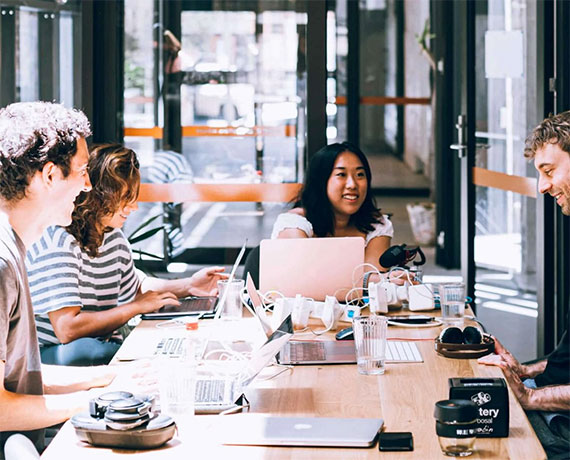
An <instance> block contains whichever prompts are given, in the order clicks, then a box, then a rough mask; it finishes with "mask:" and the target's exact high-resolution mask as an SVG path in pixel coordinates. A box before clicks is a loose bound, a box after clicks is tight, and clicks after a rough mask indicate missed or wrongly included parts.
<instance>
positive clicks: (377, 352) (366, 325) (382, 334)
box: [352, 316, 388, 375]
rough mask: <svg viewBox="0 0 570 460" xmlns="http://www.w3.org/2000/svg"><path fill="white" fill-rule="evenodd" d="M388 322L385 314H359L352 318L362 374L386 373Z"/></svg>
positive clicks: (357, 355)
mask: <svg viewBox="0 0 570 460" xmlns="http://www.w3.org/2000/svg"><path fill="white" fill-rule="evenodd" d="M387 324H388V320H387V318H386V317H385V316H359V317H357V318H354V319H353V320H352V329H353V331H354V344H355V347H356V362H357V365H358V372H360V373H361V374H365V375H375V374H383V373H384V370H385V362H386V330H387Z"/></svg>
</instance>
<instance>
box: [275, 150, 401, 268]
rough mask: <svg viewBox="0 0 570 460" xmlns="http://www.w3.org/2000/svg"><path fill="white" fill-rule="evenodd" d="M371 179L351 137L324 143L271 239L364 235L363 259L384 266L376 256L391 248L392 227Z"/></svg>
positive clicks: (364, 157)
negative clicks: (344, 140)
mask: <svg viewBox="0 0 570 460" xmlns="http://www.w3.org/2000/svg"><path fill="white" fill-rule="evenodd" d="M371 179H372V174H371V172H370V165H369V164H368V160H367V159H366V156H364V153H362V151H361V150H360V149H359V148H358V147H356V146H355V145H352V144H350V143H348V142H342V143H337V144H330V145H327V146H325V147H323V148H322V149H321V150H319V151H318V152H317V153H315V155H314V156H313V157H312V158H311V162H310V164H309V168H308V170H307V174H306V176H305V184H304V186H303V191H302V192H301V196H300V197H299V199H298V200H297V202H296V203H295V204H294V206H293V209H291V210H290V211H289V212H286V213H283V214H280V215H279V216H278V217H277V220H276V221H275V224H274V225H273V231H272V234H271V238H313V237H319V238H322V237H331V236H336V237H341V236H361V237H362V238H364V239H365V245H366V249H365V261H366V262H368V263H370V264H372V265H374V266H375V267H377V268H378V269H379V270H381V271H385V269H384V268H383V267H381V266H380V264H379V262H378V259H379V257H380V256H381V255H382V253H383V252H384V251H385V250H386V249H388V248H389V247H390V242H391V240H392V236H393V235H394V229H393V227H392V223H391V222H390V221H389V220H388V218H387V217H386V216H383V215H382V214H381V213H380V209H378V208H377V207H376V203H375V202H374V197H373V196H372V194H371V193H370V182H371Z"/></svg>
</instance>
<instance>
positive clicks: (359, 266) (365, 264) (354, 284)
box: [352, 262, 382, 287]
mask: <svg viewBox="0 0 570 460" xmlns="http://www.w3.org/2000/svg"><path fill="white" fill-rule="evenodd" d="M364 267H372V271H369V272H365V273H363V274H362V275H360V277H359V278H358V279H357V280H356V281H355V280H354V274H355V272H356V270H358V269H359V268H364ZM368 273H377V274H378V276H379V277H380V279H381V278H382V273H381V272H380V270H378V268H377V267H375V266H374V265H372V264H370V263H368V262H364V263H363V264H359V265H357V266H356V267H354V270H352V287H356V285H357V284H359V283H360V280H361V279H362V278H364V277H365V276H366V275H367V274H368Z"/></svg>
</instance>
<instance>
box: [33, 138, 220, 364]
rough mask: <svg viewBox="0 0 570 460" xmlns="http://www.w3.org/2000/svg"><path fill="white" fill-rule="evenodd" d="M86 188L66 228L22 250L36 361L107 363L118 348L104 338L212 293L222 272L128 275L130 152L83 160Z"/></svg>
mask: <svg viewBox="0 0 570 460" xmlns="http://www.w3.org/2000/svg"><path fill="white" fill-rule="evenodd" d="M88 170H89V178H90V180H91V184H92V187H93V188H92V190H91V192H89V193H82V194H80V195H79V196H78V197H77V200H76V202H75V209H74V211H73V215H72V222H71V224H70V225H69V226H68V227H66V228H63V227H50V228H48V229H47V230H46V232H45V233H44V234H43V235H42V238H41V239H40V240H39V241H38V242H37V243H35V244H34V245H33V246H32V247H31V248H30V250H29V251H28V256H27V268H28V277H29V282H30V291H31V295H32V304H33V307H34V313H35V315H36V326H37V330H38V338H39V341H40V351H41V357H42V362H44V363H45V364H66V365H92V364H105V363H107V362H108V361H109V360H110V359H111V358H112V356H113V355H114V353H115V352H116V351H117V349H118V348H119V344H117V343H114V342H113V340H109V339H110V337H111V335H112V334H113V332H114V331H116V330H117V329H118V328H120V327H121V326H123V325H124V324H125V323H126V322H127V321H128V320H129V319H131V318H132V317H133V316H135V315H138V314H142V313H149V312H152V311H155V310H158V309H159V308H161V307H163V306H165V305H178V304H179V302H178V300H177V298H178V297H184V296H188V295H215V293H216V291H217V287H216V286H217V281H218V279H220V278H223V277H225V276H226V275H224V274H222V273H221V272H222V271H223V268H221V267H212V268H207V269H203V270H200V271H198V272H197V273H195V274H194V275H192V276H191V277H189V278H183V279H177V280H165V279H160V278H153V277H150V276H145V275H144V274H142V273H141V272H139V271H137V270H135V266H134V263H133V257H132V253H131V249H130V245H129V243H128V241H127V239H126V238H125V236H124V235H123V232H122V231H121V227H122V226H123V224H124V223H125V220H126V219H127V217H128V216H129V214H130V213H131V212H133V211H135V210H136V209H137V203H136V200H137V197H138V193H139V185H140V173H139V163H138V161H137V157H136V154H135V152H133V151H132V150H131V149H128V148H126V147H123V146H122V145H119V144H108V145H102V146H99V147H96V148H95V149H94V150H93V151H92V152H91V153H90V155H89V166H88Z"/></svg>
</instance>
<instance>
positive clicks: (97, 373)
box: [42, 364, 116, 395]
mask: <svg viewBox="0 0 570 460" xmlns="http://www.w3.org/2000/svg"><path fill="white" fill-rule="evenodd" d="M115 375H116V372H114V371H113V370H112V368H110V367H109V366H94V367H74V366H50V365H47V364H42V379H43V382H44V393H45V394H52V395H53V394H62V393H72V392H75V391H85V390H89V389H91V388H99V387H106V386H107V385H109V384H110V383H111V382H112V381H113V379H114V378H115Z"/></svg>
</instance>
